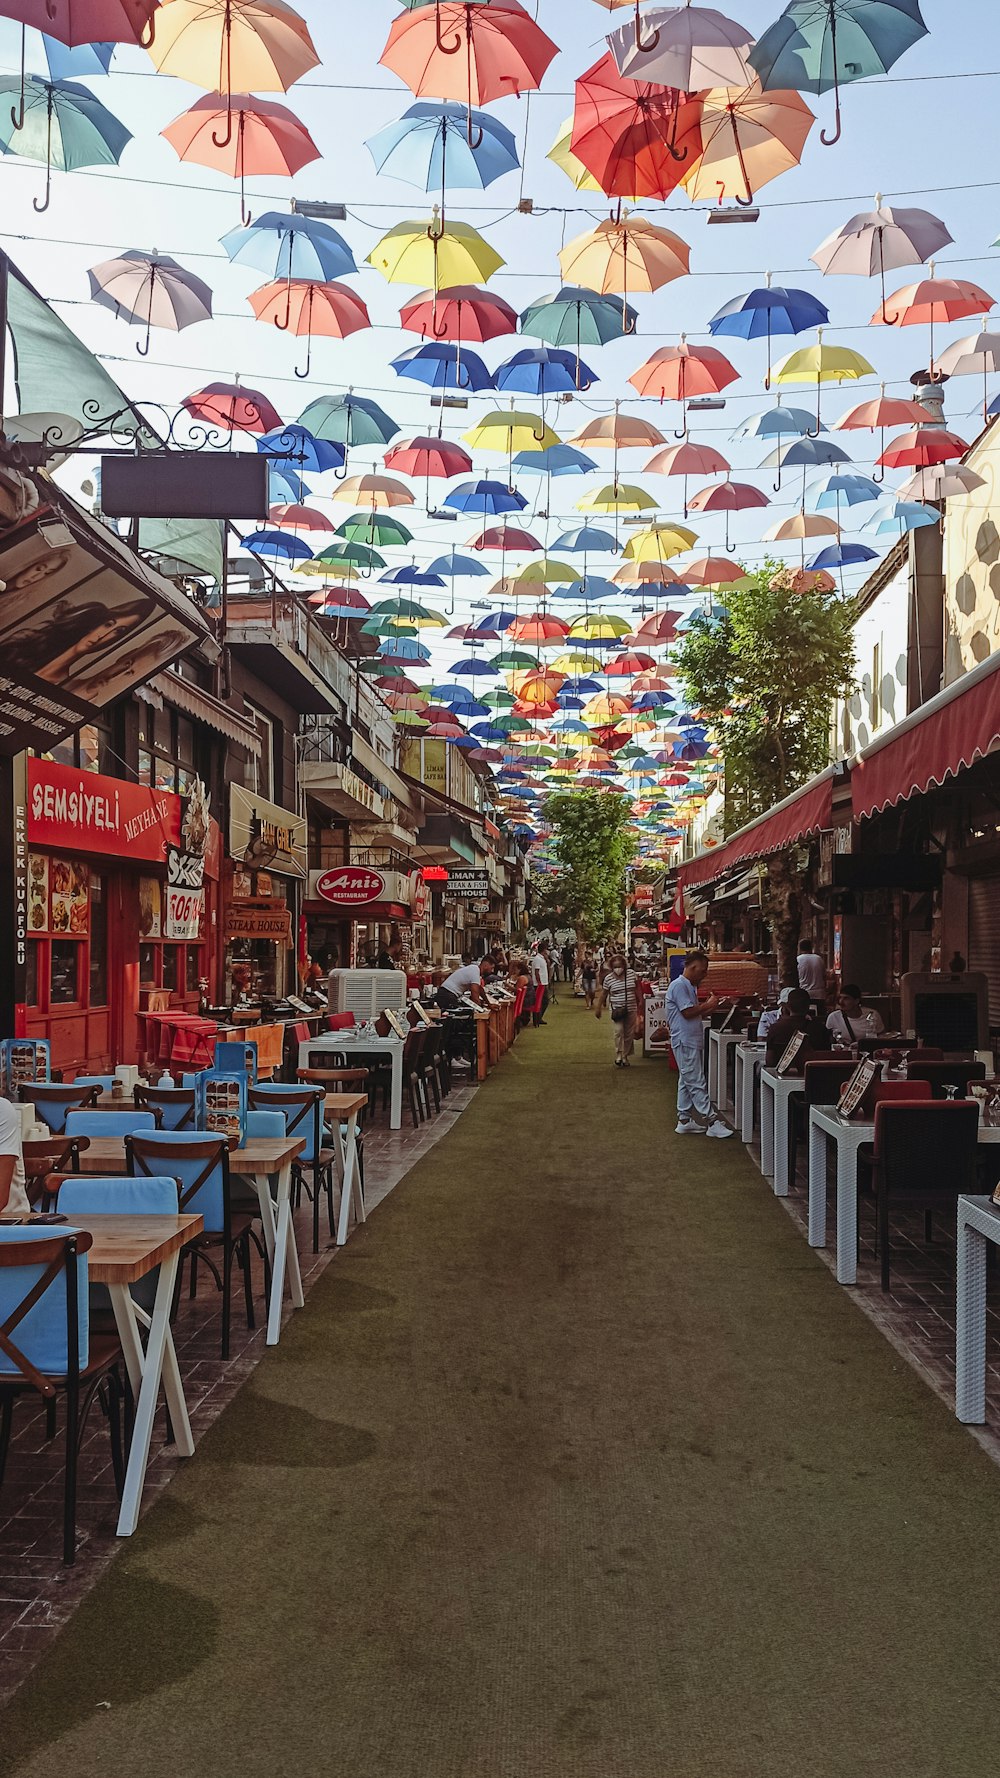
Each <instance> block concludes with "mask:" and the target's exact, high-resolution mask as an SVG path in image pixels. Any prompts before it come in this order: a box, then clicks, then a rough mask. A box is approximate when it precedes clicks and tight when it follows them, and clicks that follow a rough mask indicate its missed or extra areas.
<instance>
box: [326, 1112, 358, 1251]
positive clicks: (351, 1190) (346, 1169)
mask: <svg viewBox="0 0 1000 1778" xmlns="http://www.w3.org/2000/svg"><path fill="white" fill-rule="evenodd" d="M367 1103H368V1096H367V1094H366V1093H327V1095H326V1107H325V1111H326V1116H327V1118H328V1119H329V1123H328V1125H327V1128H328V1129H329V1132H330V1135H331V1138H332V1140H333V1153H334V1162H335V1165H336V1168H337V1180H338V1183H339V1185H340V1211H339V1214H338V1217H337V1246H338V1247H343V1245H344V1243H345V1241H346V1240H347V1231H348V1229H349V1227H350V1222H351V1211H352V1210H353V1211H354V1220H355V1222H356V1223H359V1222H366V1221H367V1217H366V1215H365V1198H364V1193H363V1191H362V1190H361V1168H360V1165H359V1162H358V1118H359V1117H360V1115H361V1113H362V1111H363V1110H364V1108H365V1106H366V1105H367Z"/></svg>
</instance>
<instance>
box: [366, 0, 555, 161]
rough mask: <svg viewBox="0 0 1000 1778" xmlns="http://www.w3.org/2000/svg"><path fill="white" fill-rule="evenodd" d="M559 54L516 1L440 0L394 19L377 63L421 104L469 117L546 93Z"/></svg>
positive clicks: (470, 120)
mask: <svg viewBox="0 0 1000 1778" xmlns="http://www.w3.org/2000/svg"><path fill="white" fill-rule="evenodd" d="M557 53H558V47H557V45H556V44H554V43H553V41H552V39H551V37H547V36H546V35H545V32H544V31H543V30H542V29H541V27H540V26H539V25H536V24H535V21H534V19H532V18H530V17H529V16H528V14H527V13H526V12H525V11H524V9H523V8H522V7H521V6H520V5H518V4H517V0H501V3H500V4H490V5H487V6H484V5H482V4H481V3H479V4H477V3H476V0H436V3H435V4H434V5H430V4H428V5H424V6H417V7H414V8H413V9H412V10H410V11H407V12H403V13H401V14H400V16H399V17H398V18H396V19H393V21H392V25H391V26H390V28H389V36H388V38H387V39H386V45H385V48H384V50H383V51H382V54H381V55H380V57H379V61H380V62H381V64H382V66H383V68H389V69H391V71H392V73H393V74H398V75H399V78H400V80H403V81H405V82H406V85H407V86H408V87H409V89H410V91H411V92H413V93H416V95H417V98H418V99H422V98H429V99H458V100H459V101H460V102H461V103H462V104H463V105H466V106H468V107H469V108H470V111H471V107H472V106H473V105H488V104H490V102H491V101H492V100H493V99H507V98H509V97H510V95H511V93H524V92H529V91H531V90H532V89H533V88H535V87H538V86H540V85H541V80H542V75H543V74H544V73H545V70H546V68H547V67H548V65H549V63H550V62H551V61H552V58H553V57H554V56H555V55H556V54H557ZM469 139H470V141H471V139H472V118H471V115H470V117H469Z"/></svg>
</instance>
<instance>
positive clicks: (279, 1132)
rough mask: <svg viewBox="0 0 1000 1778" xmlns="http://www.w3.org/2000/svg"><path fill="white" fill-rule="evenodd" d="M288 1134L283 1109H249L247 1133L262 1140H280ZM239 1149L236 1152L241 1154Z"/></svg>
mask: <svg viewBox="0 0 1000 1778" xmlns="http://www.w3.org/2000/svg"><path fill="white" fill-rule="evenodd" d="M287 1134H288V1126H287V1124H286V1123H285V1114H284V1112H283V1111H248V1112H247V1135H248V1136H250V1137H254V1136H256V1137H257V1138H258V1140H259V1141H261V1142H280V1141H281V1138H282V1136H286V1135H287ZM239 1152H240V1151H239V1149H237V1150H236V1154H237V1155H239Z"/></svg>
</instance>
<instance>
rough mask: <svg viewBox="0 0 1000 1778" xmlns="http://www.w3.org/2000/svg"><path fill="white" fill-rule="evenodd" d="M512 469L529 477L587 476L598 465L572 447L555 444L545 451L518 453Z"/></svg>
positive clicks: (513, 460) (514, 458) (591, 458)
mask: <svg viewBox="0 0 1000 1778" xmlns="http://www.w3.org/2000/svg"><path fill="white" fill-rule="evenodd" d="M512 467H513V468H514V469H520V470H523V471H524V472H525V473H526V474H528V475H587V474H588V473H589V472H590V470H591V469H596V468H597V464H596V463H595V462H594V459H593V457H588V456H586V455H585V453H584V452H583V451H577V450H574V448H573V446H572V445H568V444H554V445H549V447H548V449H547V450H545V451H518V452H516V454H515V455H514V457H513V459H512Z"/></svg>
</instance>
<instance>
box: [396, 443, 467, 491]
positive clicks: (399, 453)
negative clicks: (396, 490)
mask: <svg viewBox="0 0 1000 1778" xmlns="http://www.w3.org/2000/svg"><path fill="white" fill-rule="evenodd" d="M385 466H386V468H387V469H394V470H395V471H396V474H397V475H422V476H423V477H424V480H425V481H426V480H427V478H428V477H429V476H432V475H440V476H446V477H447V476H449V475H466V474H467V473H468V471H469V470H470V469H471V468H472V458H471V456H470V455H469V453H468V451H467V450H466V449H465V447H464V446H463V445H460V444H453V443H452V442H451V440H450V439H447V438H434V437H429V438H407V439H404V440H403V442H402V443H401V444H397V445H393V447H392V450H391V451H386V453H385Z"/></svg>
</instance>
